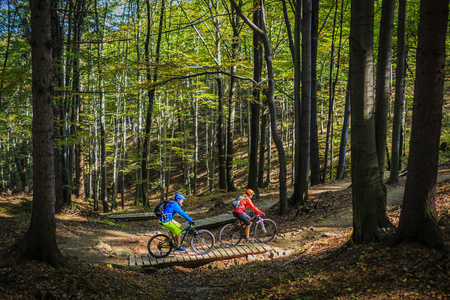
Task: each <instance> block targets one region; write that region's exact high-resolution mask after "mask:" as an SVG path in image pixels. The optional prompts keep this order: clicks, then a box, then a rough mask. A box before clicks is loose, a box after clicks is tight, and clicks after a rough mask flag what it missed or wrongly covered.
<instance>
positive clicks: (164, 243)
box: [147, 234, 174, 258]
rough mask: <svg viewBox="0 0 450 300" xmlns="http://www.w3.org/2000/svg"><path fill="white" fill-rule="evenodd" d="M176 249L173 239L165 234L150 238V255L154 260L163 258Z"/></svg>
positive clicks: (148, 245)
mask: <svg viewBox="0 0 450 300" xmlns="http://www.w3.org/2000/svg"><path fill="white" fill-rule="evenodd" d="M173 248H174V245H173V242H172V239H171V238H170V237H168V236H167V235H165V234H157V235H154V236H152V237H151V238H150V240H149V241H148V244H147V249H148V253H150V255H151V256H153V257H154V258H163V257H166V256H167V255H169V254H170V252H172V250H173Z"/></svg>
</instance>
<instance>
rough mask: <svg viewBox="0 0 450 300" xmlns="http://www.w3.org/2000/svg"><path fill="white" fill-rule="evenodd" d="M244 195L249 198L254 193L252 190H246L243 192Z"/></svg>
mask: <svg viewBox="0 0 450 300" xmlns="http://www.w3.org/2000/svg"><path fill="white" fill-rule="evenodd" d="M245 193H246V194H247V195H249V196H252V195H254V194H255V192H254V191H253V190H252V189H247V190H246V191H245Z"/></svg>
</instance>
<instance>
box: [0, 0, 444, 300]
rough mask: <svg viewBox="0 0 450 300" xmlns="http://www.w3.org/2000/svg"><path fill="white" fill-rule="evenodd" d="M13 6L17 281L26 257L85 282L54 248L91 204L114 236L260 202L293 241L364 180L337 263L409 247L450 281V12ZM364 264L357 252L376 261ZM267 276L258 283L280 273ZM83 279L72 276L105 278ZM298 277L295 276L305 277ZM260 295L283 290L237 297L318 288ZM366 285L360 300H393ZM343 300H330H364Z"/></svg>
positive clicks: (273, 6) (78, 1) (413, 7)
mask: <svg viewBox="0 0 450 300" xmlns="http://www.w3.org/2000/svg"><path fill="white" fill-rule="evenodd" d="M0 3H1V4H0V10H1V14H0V27H1V30H0V32H1V33H0V36H1V39H0V59H1V61H2V64H1V66H0V68H1V69H0V116H1V117H0V128H1V130H0V195H1V198H2V199H1V200H2V201H1V203H3V202H4V203H10V202H11V201H12V202H14V201H17V199H22V200H20V201H19V202H18V203H17V204H18V205H19V207H21V208H22V209H23V210H24V213H25V214H26V216H21V217H20V218H16V217H13V219H15V220H16V219H18V220H20V222H25V223H24V224H26V225H25V227H27V228H28V230H26V229H22V230H17V227H16V226H18V223H14V222H12V220H9V219H8V217H5V216H4V215H3V212H5V214H6V215H9V213H6V212H9V211H14V209H11V208H8V207H9V206H5V207H4V208H2V209H1V212H2V215H1V217H0V219H3V221H1V222H3V223H4V224H3V227H4V228H10V227H9V226H11V229H10V230H11V232H14V233H12V234H11V235H5V236H3V238H2V240H4V241H5V244H4V245H3V246H2V247H0V250H1V254H2V255H1V257H2V263H1V264H0V265H1V266H2V270H5V271H4V272H3V271H2V272H3V273H2V276H3V277H4V278H6V279H7V280H6V282H16V281H15V280H19V279H18V278H19V277H20V275H17V274H16V272H17V271H16V268H17V264H19V263H22V262H23V261H27V260H37V261H41V262H44V263H48V264H49V265H50V266H53V267H55V268H56V269H57V270H60V272H63V271H61V270H63V269H66V268H69V266H71V265H72V268H73V267H74V266H73V265H74V264H76V263H74V262H73V261H72V259H73V258H70V257H67V255H64V251H63V252H61V250H60V248H59V246H58V244H59V243H60V241H61V240H62V237H61V232H60V230H61V226H62V223H61V222H62V220H64V216H66V215H67V214H68V212H70V211H72V212H74V211H77V210H78V209H80V208H79V207H83V209H82V210H83V213H82V215H86V216H95V218H97V219H99V220H100V219H101V220H103V221H102V222H106V223H102V224H103V225H105V224H106V225H108V222H107V221H105V220H106V218H107V217H108V216H110V215H111V214H118V213H123V212H127V211H143V212H151V211H153V208H154V205H155V204H156V203H157V202H159V201H161V200H166V199H172V198H173V194H175V193H176V192H180V193H183V194H184V195H186V196H187V198H189V199H192V202H191V204H187V205H188V208H192V209H194V208H198V207H200V206H202V205H203V204H205V203H207V202H208V201H212V200H214V199H217V198H222V199H227V198H228V199H232V198H233V197H235V196H236V195H237V194H239V193H241V192H243V191H244V190H245V189H246V188H251V189H253V190H254V191H255V192H256V195H255V203H256V204H257V203H258V201H260V200H261V199H264V197H265V195H267V194H268V193H271V194H275V195H276V198H277V200H278V204H277V206H276V207H274V208H273V209H271V210H270V214H271V216H273V218H274V219H276V220H277V221H278V223H279V225H278V226H281V227H283V225H285V226H286V227H285V228H284V229H286V230H288V228H289V230H291V229H293V230H295V225H293V224H295V222H293V223H292V222H291V221H292V220H296V222H297V223H301V222H309V221H308V220H307V219H308V218H306V216H303V217H301V218H300V219H299V218H297V217H298V215H299V214H300V215H304V214H308V213H311V207H314V211H315V212H316V213H312V215H310V217H311V218H317V220H318V219H320V218H322V217H324V216H325V214H326V215H328V213H329V212H327V213H325V211H323V212H319V211H317V210H316V208H317V207H319V206H321V205H319V204H317V203H319V202H320V201H332V200H330V199H331V198H333V197H335V196H330V195H328V196H330V197H328V196H327V195H324V196H323V197H324V198H320V197H319V198H317V196H315V195H313V194H311V195H310V190H311V189H312V188H313V187H315V186H321V185H326V184H328V183H334V182H337V181H338V182H339V181H342V180H350V181H351V191H350V194H345V195H341V196H342V198H343V199H342V203H346V205H348V208H349V209H351V215H352V218H351V219H352V224H351V231H349V232H347V233H346V234H345V235H343V236H341V238H340V239H339V241H335V242H333V243H331V242H330V247H329V248H327V249H326V250H324V251H333V249H334V251H336V253H337V254H336V253H334V254H330V255H338V257H337V260H339V259H340V257H341V258H342V262H348V261H350V258H348V257H347V259H344V258H343V257H344V256H346V255H349V254H348V253H347V252H345V253H342V252H339V251H346V250H342V249H344V248H343V247H344V246H345V247H350V249H351V248H352V246H353V247H355V246H359V245H370V246H369V247H379V246H381V245H382V246H383V247H411V245H406V246H405V245H404V243H403V242H414V243H417V244H413V245H414V246H413V247H412V248H406V249H405V248H401V249H403V251H404V252H403V254H402V251H400V250H398V249H399V248H395V249H397V250H396V251H398V255H400V256H401V255H404V254H405V253H410V252H414V249H420V250H418V251H422V252H421V253H423V256H427V257H428V254H426V253H429V252H427V251H433V252H432V253H435V255H443V256H442V258H439V259H441V260H442V261H440V262H439V263H438V265H439V266H443V267H442V268H443V272H444V277H445V275H447V276H448V270H447V269H446V268H447V267H448V266H449V262H448V258H447V255H448V253H449V240H448V238H449V232H448V229H449V227H450V225H449V224H448V223H449V222H450V216H449V211H450V210H449V209H450V203H449V200H448V196H446V194H447V193H448V190H447V188H448V186H447V185H448V183H447V182H445V183H444V185H443V186H441V185H439V187H438V184H437V183H438V170H443V169H446V168H448V165H449V158H450V148H449V146H448V143H449V142H450V114H449V110H450V106H449V103H450V101H449V97H450V94H449V91H450V83H449V80H448V78H449V75H450V74H449V71H448V70H449V69H448V68H446V67H445V65H448V63H449V58H450V55H449V54H450V52H449V51H450V45H449V43H450V41H449V40H448V39H446V38H447V36H448V35H449V29H448V21H449V20H448V10H449V3H448V1H446V0H437V1H433V0H421V1H419V0H410V1H406V0H399V1H395V0H382V1H374V0H358V1H348V0H341V1H339V0H326V1H318V0H297V1H286V0H281V1H273V2H272V1H269V2H264V1H262V0H255V1H247V2H245V1H236V0H229V1H209V0H205V1H166V0H161V1H150V0H145V1H143V0H136V1H124V0H114V1H108V0H101V1H98V0H67V1H65V0H30V1H23V0H2V1H1V2H0ZM403 176H405V177H406V179H405V178H403ZM400 185H403V186H404V194H402V199H403V202H402V205H401V208H397V209H396V210H395V212H393V211H392V210H391V208H390V206H389V205H387V204H388V203H389V199H388V198H389V191H390V190H391V189H394V188H395V187H396V186H400ZM442 190H443V191H444V192H442ZM318 199H321V200H318ZM325 199H328V200H325ZM344 199H345V200H344ZM224 201H227V200H224ZM317 201H319V202H317ZM333 205H334V204H333ZM333 205H331V206H330V207H332V206H333ZM341 205H344V204H340V206H339V207H341ZM323 207H325V206H323ZM330 209H332V208H330ZM84 210H85V211H84ZM69 214H70V213H69ZM61 218H63V219H61ZM305 218H306V219H305ZM287 220H290V221H289V222H288V221H287ZM16 221H17V220H16ZM74 222H76V221H74ZM10 223H11V224H10ZM12 223H14V224H15V225H13V224H12ZM443 224H444V225H443ZM103 225H102V226H103ZM106 225H105V226H106ZM109 225H111V224H109ZM116 225H117V224H115V225H114V226H116ZM122 225H123V224H122ZM22 226H23V224H22ZM83 226H84V225H83ZM111 226H113V225H111ZM114 226H113V227H114ZM130 226H131V227H133V226H134V225H130ZM140 226H141V225H137V227H138V228H140ZM142 226H144V225H142ZM63 227H64V226H63ZM119 227H120V226H119ZM13 228H15V229H13ZM327 243H328V242H327ZM331 245H333V247H335V248H333V247H332V246H331ZM374 245H376V246H374ZM399 245H401V246H399ZM422 247H429V248H422ZM336 249H341V250H336ZM356 249H359V250H354V249H353V250H348V251H365V250H363V249H360V248H356ZM372 249H373V248H372ZM383 249H384V248H383ZM380 251H385V250H380ZM434 251H436V252H434ZM369 252H373V250H372V251H369ZM436 253H437V254H436ZM360 255H361V254H360ZM326 257H328V256H326ZM314 259H319V260H320V257H319V258H318V257H315V258H314ZM372 259H375V258H373V257H372ZM380 259H381V260H382V258H380ZM430 259H435V257H434V256H433V255H431V258H430ZM321 263H324V262H321ZM262 264H263V265H256V266H254V268H255V269H254V270H253V269H252V270H250V271H249V272H250V273H251V272H256V273H258V272H265V271H261V270H264V268H266V267H269V268H270V265H268V266H266V265H264V264H266V262H265V263H262ZM324 264H325V263H324ZM430 264H431V263H430ZM325 265H326V264H325ZM387 266H389V263H387ZM296 267H299V266H298V265H297V266H296ZM78 268H80V266H78ZM83 268H84V269H82V270H80V269H78V270H77V271H75V270H74V269H71V270H72V271H64V272H67V273H64V274H63V275H64V276H67V274H68V273H70V272H74V273H76V274H78V275H77V276H80V273H82V272H92V273H95V272H96V273H102V275H101V277H102V278H104V280H106V279H105V278H107V277H108V276H109V275H108V274H103V273H104V271H99V270H96V271H92V270H91V271H88V270H87V268H92V266H91V265H89V266H84V267H83ZM243 268H244V269H243V270H240V271H239V274H240V275H239V276H240V277H242V279H243V280H244V281H247V280H249V279H248V278H247V279H246V278H245V272H244V271H245V268H247V267H243ZM248 268H252V267H251V266H250V267H248ZM293 268H295V267H293ZM341 268H344V267H343V266H341ZM345 268H346V267H345ZM405 269H410V267H405ZM6 270H11V271H6ZM171 271H173V272H174V273H177V274H178V275H177V276H180V277H182V274H184V272H185V271H184V269H175V270H171ZM247 271H248V270H247ZM26 272H30V270H27V271H26ZM38 272H42V274H44V273H46V272H48V271H46V270H43V269H40V270H39V271H38ZM164 272H169V271H162V272H161V273H158V274H157V275H155V274H152V275H151V276H155V277H154V278H153V279H151V280H156V278H158V276H164V274H166V273H164ZM186 272H187V273H190V271H186ZM195 272H199V273H200V274H201V275H198V274H197V275H196V276H200V277H202V276H207V275H204V274H203V273H202V270H196V271H195ZM236 272H238V271H236ZM298 272H300V273H301V271H298V270H291V271H290V275H288V276H287V277H289V276H291V275H292V276H291V277H292V278H290V279H289V281H296V282H301V281H302V280H297V279H298V278H299V276H303V275H300V273H298ZM311 272H312V273H313V271H311ZM355 272H356V271H355ZM424 272H425V271H424ZM105 273H106V272H105ZM212 273H214V272H212ZM46 274H48V273H46ZM70 274H72V273H70ZM167 274H170V272H169V273H167ZM167 274H166V275H165V276H167ZM227 274H228V273H227ZM435 275H436V274H435ZM16 276H19V277H16ZM46 276H47V277H48V276H49V275H46ZM73 276H75V275H73ZM111 276H113V275H111ZM117 276H120V275H117ZM133 276H134V275H133ZM211 276H215V275H211ZM273 276H275V275H273ZM277 276H281V277H277ZM282 276H286V274H284V275H281V274H278V273H277V275H276V276H275V277H277V278H279V280H280V281H281V282H284V281H285V280H286V277H282ZM305 276H306V275H305ZM328 276H331V277H332V276H333V275H331V274H330V275H328ZM416 276H418V277H426V275H424V274H423V273H420V275H418V274H416ZM436 276H440V275H436ZM80 277H82V276H80ZM64 278H65V279H67V277H64ZM208 278H209V279H210V280H213V279H212V278H210V277H208ZM296 278H297V279H296ZM439 278H440V277H439ZM47 279H48V278H47ZM79 280H81V279H79ZM136 280H137V281H140V280H144V281H145V279H142V278H140V279H136ZM216 280H217V279H216ZM309 280H310V279H308V281H309ZM370 280H373V277H372V278H371V279H370ZM429 280H431V281H433V282H436V281H438V283H437V284H436V286H438V287H439V288H438V289H437V292H435V293H434V294H432V295H430V293H429V292H427V293H425V292H423V291H422V290H421V291H420V292H418V290H416V289H419V290H420V289H421V288H423V287H420V288H418V287H417V286H415V287H413V288H414V289H415V291H416V292H417V293H418V295H416V296H417V299H425V298H429V297H431V298H433V297H437V298H439V297H443V298H445V297H446V296H450V291H449V290H448V287H445V284H444V285H441V284H440V283H441V281H439V280H440V279H439V280H438V279H436V278H433V279H429ZM137 281H136V282H137ZM136 282H135V283H134V284H137V285H139V284H138V283H136ZM67 284H69V285H70V284H73V281H71V282H68V283H67ZM83 284H86V285H87V286H88V287H89V286H90V285H91V284H92V282H90V281H87V282H83ZM83 284H81V285H83ZM266 284H267V287H268V289H267V290H268V291H270V292H267V291H266V292H267V293H266V294H260V293H259V292H255V291H253V290H252V289H250V291H248V293H247V292H246V293H244V295H242V297H243V298H245V299H246V298H251V299H260V298H264V297H269V298H271V297H274V298H285V297H293V298H294V299H303V297H305V299H315V297H314V291H308V292H305V293H303V292H301V288H300V290H299V289H297V288H294V290H293V291H292V293H283V292H280V291H278V292H273V289H276V287H277V286H278V287H280V286H281V285H282V284H280V282H277V281H276V280H275V281H273V282H270V283H269V281H267V282H266ZM283 284H284V283H283ZM355 284H356V283H355ZM12 285H14V284H12ZM75 285H76V284H75ZM92 285H93V284H92ZM317 285H318V284H317V282H316V284H315V286H316V287H317ZM98 286H99V287H92V286H90V292H91V293H92V294H90V295H91V296H86V297H87V298H91V297H93V295H95V297H98V298H100V299H101V298H104V297H105V294H106V295H107V296H108V297H111V298H120V297H124V298H127V297H128V298H136V299H139V298H143V299H147V298H155V299H157V298H159V297H163V298H165V297H166V296H167V295H168V294H165V293H164V292H161V291H147V292H148V293H149V294H145V295H140V296H139V295H136V294H134V293H131V292H130V293H125V294H122V296H118V295H115V296H114V295H113V294H109V293H108V291H110V290H108V289H109V287H107V286H102V285H101V284H99V285H98ZM259 286H260V287H261V286H262V287H263V288H265V287H264V286H265V284H264V283H261V284H259ZM0 288H1V289H0V298H1V294H2V292H5V289H6V286H0ZM78 288H79V289H82V288H80V287H78ZM271 288H272V289H271ZM385 288H386V287H385ZM75 289H76V288H75ZM138 289H142V287H141V286H139V287H138ZM167 289H170V288H169V287H167ZM366 289H367V288H366V287H363V288H362V290H366ZM37 290H38V291H39V293H44V291H43V290H39V288H37ZM99 290H103V293H101V292H100V291H99ZM164 290H165V291H166V287H165V288H164ZM362 290H361V291H359V293H360V295H364V296H362V299H365V298H367V299H374V298H376V297H379V298H380V299H382V298H384V297H388V296H389V292H386V294H376V295H378V296H376V297H374V294H370V293H369V292H367V291H365V292H367V293H366V294H364V293H365V292H363V291H362ZM375 290H376V289H375ZM346 291H347V292H348V293H346V292H345V291H344V292H343V294H341V296H336V295H335V296H331V297H330V295H327V293H326V292H325V293H324V294H321V296H319V298H323V299H328V298H335V297H343V298H349V299H350V298H354V297H358V294H354V293H353V292H352V290H351V289H350V290H348V289H346ZM160 292H161V293H160ZM340 292H342V291H339V293H340ZM48 293H49V292H48V291H47V297H48V295H49V294H48ZM77 293H78V294H77ZM114 293H119V292H114ZM158 293H160V294H158ZM361 293H362V294H361ZM380 293H381V292H380ZM52 295H53V296H54V297H57V298H58V297H59V298H61V299H65V298H66V295H63V294H58V296H55V295H56V294H54V293H53V294H52ZM74 295H78V296H76V297H78V298H84V297H83V296H82V295H81V292H77V291H75V292H73V291H72V296H74ZM158 295H159V296H158ZM287 295H289V296H287ZM295 295H302V296H299V298H296V296H295ZM35 296H36V297H37V295H35ZM24 297H25V298H27V296H24ZM41 297H44V298H45V295H41ZM186 297H187V298H193V299H197V298H198V299H203V297H206V296H205V295H204V294H203V295H200V296H198V295H197V296H186ZM234 297H236V298H239V296H238V295H234V296H233V298H234ZM309 297H311V298H309ZM393 297H394V298H402V295H401V294H398V293H397V294H395V295H393ZM179 298H183V297H181V296H179ZM407 298H408V297H407Z"/></svg>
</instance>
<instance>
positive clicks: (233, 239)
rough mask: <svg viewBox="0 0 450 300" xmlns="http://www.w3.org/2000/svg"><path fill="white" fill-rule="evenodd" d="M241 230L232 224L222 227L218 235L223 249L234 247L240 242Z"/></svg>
mask: <svg viewBox="0 0 450 300" xmlns="http://www.w3.org/2000/svg"><path fill="white" fill-rule="evenodd" d="M242 237H243V233H242V228H241V227H240V226H239V225H237V224H234V223H229V224H227V225H225V226H223V227H222V229H221V230H220V233H219V241H220V244H222V246H224V247H227V248H229V247H234V246H236V245H237V244H239V242H240V241H241V240H242Z"/></svg>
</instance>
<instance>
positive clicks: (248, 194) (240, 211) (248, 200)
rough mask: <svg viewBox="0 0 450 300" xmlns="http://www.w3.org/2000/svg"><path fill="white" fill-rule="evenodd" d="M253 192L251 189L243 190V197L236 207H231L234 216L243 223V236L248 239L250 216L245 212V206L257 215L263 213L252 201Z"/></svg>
mask: <svg viewBox="0 0 450 300" xmlns="http://www.w3.org/2000/svg"><path fill="white" fill-rule="evenodd" d="M254 194H255V192H254V191H253V190H252V189H247V190H246V191H245V198H244V199H242V200H241V202H239V205H238V207H237V208H233V216H235V217H236V218H237V219H238V220H241V221H242V222H243V223H244V224H245V225H247V226H246V227H245V238H246V239H247V241H249V236H250V219H251V217H250V216H249V215H248V214H246V213H245V210H246V209H247V207H250V208H251V209H252V210H253V211H254V212H255V213H257V214H258V215H264V213H263V212H262V211H261V210H259V209H258V208H257V207H256V206H255V205H254V204H253V202H252V198H253V195H254Z"/></svg>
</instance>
